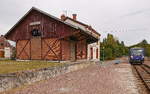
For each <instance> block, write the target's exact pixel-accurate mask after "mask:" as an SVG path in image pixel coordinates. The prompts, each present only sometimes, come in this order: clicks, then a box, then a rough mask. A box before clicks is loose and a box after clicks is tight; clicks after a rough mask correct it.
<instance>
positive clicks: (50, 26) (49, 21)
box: [5, 7, 78, 41]
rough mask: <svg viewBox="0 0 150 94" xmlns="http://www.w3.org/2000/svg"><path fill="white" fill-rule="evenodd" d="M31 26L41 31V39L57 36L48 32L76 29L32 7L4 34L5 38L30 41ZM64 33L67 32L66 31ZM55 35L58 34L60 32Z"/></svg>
mask: <svg viewBox="0 0 150 94" xmlns="http://www.w3.org/2000/svg"><path fill="white" fill-rule="evenodd" d="M38 25H40V26H38ZM31 26H33V27H36V26H37V28H38V29H39V30H40V31H43V34H44V35H43V36H42V37H56V36H57V35H56V34H54V32H53V34H52V32H49V31H56V32H57V31H61V30H62V28H64V26H65V29H68V30H70V31H72V30H71V29H74V30H75V29H78V28H77V27H75V26H73V25H71V24H68V23H66V22H63V21H61V20H60V19H58V18H56V17H54V16H52V15H50V14H47V13H45V12H43V11H41V10H39V9H36V8H34V7H33V8H32V9H30V10H29V11H28V12H27V13H26V14H25V15H24V16H23V17H22V18H21V19H20V20H19V21H18V22H17V23H16V24H15V25H14V26H13V27H12V28H11V29H10V30H9V31H8V32H7V33H6V34H5V37H6V38H7V39H9V40H13V41H17V40H19V39H30V37H31V29H33V28H32V27H31ZM56 26H57V27H56ZM48 30H49V31H48ZM63 30H64V29H63ZM74 30H73V31H74ZM65 31H66V32H67V30H65ZM56 32H55V33H56ZM57 33H58V34H59V33H60V32H57ZM68 33H69V32H68Z"/></svg>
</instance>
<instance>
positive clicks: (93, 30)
mask: <svg viewBox="0 0 150 94" xmlns="http://www.w3.org/2000/svg"><path fill="white" fill-rule="evenodd" d="M67 19H70V20H72V21H74V22H76V23H78V24H81V25H83V26H85V27H87V28H89V29H90V30H91V31H92V32H94V33H96V34H98V35H99V36H100V34H99V33H98V32H96V30H95V29H93V28H92V27H91V26H89V25H87V24H85V23H82V22H80V21H77V20H74V19H72V18H70V17H66V18H65V19H64V20H67Z"/></svg>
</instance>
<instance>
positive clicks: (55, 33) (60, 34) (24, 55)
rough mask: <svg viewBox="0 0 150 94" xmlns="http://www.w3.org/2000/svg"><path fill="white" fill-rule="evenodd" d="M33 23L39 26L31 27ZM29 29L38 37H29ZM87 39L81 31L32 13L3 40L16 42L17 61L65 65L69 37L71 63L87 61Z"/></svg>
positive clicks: (68, 53)
mask: <svg viewBox="0 0 150 94" xmlns="http://www.w3.org/2000/svg"><path fill="white" fill-rule="evenodd" d="M33 22H39V23H40V24H37V25H31V23H32V24H33ZM33 29H38V30H39V31H40V32H41V36H38V37H37V36H32V34H31V31H32V30H33ZM87 36H89V35H84V34H83V32H81V30H79V29H75V28H73V27H71V26H69V25H67V24H64V23H63V22H61V21H58V20H56V19H54V18H51V17H49V16H47V15H44V14H43V13H40V12H39V11H37V10H34V9H33V10H31V11H30V12H29V13H28V15H26V16H25V17H24V18H23V19H22V20H21V21H20V22H19V24H17V25H16V26H15V27H14V28H13V29H12V30H11V32H9V33H8V34H7V35H6V38H7V39H9V40H13V41H16V49H17V59H22V60H63V61H66V60H70V59H71V41H72V39H71V37H73V39H75V40H73V41H75V42H74V46H75V47H73V48H74V49H75V52H74V53H75V59H76V60H81V59H86V58H87V40H88V38H89V37H87ZM90 39H91V38H90Z"/></svg>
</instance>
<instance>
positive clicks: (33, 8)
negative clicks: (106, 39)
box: [5, 7, 78, 37]
mask: <svg viewBox="0 0 150 94" xmlns="http://www.w3.org/2000/svg"><path fill="white" fill-rule="evenodd" d="M32 10H36V11H38V12H40V13H42V14H44V15H47V16H49V17H50V18H53V19H55V20H57V21H59V22H62V23H64V24H66V25H68V26H71V27H73V28H75V29H78V27H76V26H74V25H71V24H69V23H66V22H64V21H62V20H61V19H59V18H57V17H55V16H53V15H50V14H48V13H46V12H44V11H42V10H40V9H38V8H35V7H32V8H31V9H30V10H29V11H28V12H27V13H26V14H25V15H24V16H23V17H22V18H21V19H20V20H19V21H18V22H17V23H16V24H15V25H14V26H13V27H12V28H11V29H10V30H9V31H8V32H7V33H6V34H5V37H7V35H8V34H9V33H10V32H11V31H12V30H13V29H14V28H15V27H16V26H17V25H18V24H19V23H20V22H21V21H22V20H23V19H24V18H25V17H26V16H27V15H28V14H29V13H30V12H31V11H32Z"/></svg>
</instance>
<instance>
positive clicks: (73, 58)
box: [70, 41, 76, 61]
mask: <svg viewBox="0 0 150 94" xmlns="http://www.w3.org/2000/svg"><path fill="white" fill-rule="evenodd" d="M70 48H71V49H70V51H71V54H70V59H71V61H75V60H76V45H75V41H71V42H70Z"/></svg>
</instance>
